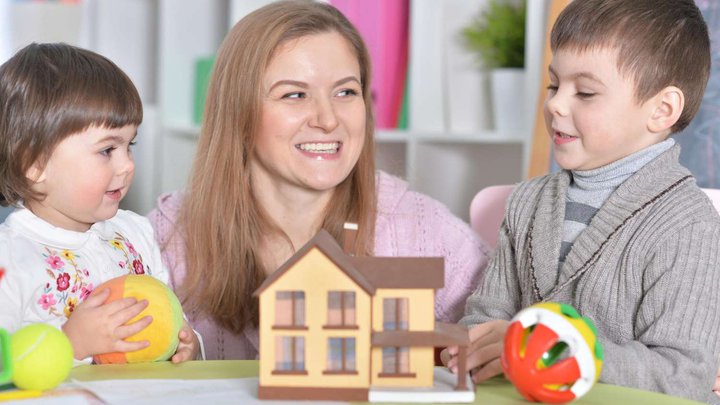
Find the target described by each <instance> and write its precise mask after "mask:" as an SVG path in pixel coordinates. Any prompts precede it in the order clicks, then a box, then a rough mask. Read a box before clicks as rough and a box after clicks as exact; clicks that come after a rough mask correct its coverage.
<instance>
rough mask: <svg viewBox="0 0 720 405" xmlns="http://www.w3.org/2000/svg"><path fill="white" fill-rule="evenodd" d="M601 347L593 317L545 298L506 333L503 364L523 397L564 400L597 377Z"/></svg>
mask: <svg viewBox="0 0 720 405" xmlns="http://www.w3.org/2000/svg"><path fill="white" fill-rule="evenodd" d="M602 361H603V350H602V346H601V344H600V340H598V338H597V331H596V329H595V326H594V325H593V323H592V321H590V320H589V319H587V318H584V317H581V316H580V315H579V314H578V313H577V311H576V310H575V308H573V307H571V306H570V305H566V304H558V303H552V302H543V303H539V304H535V305H532V306H530V307H528V308H526V309H524V310H522V311H520V312H519V313H518V314H517V315H515V317H514V318H513V319H512V321H511V322H510V325H509V326H508V329H507V332H506V334H505V348H504V351H503V354H502V356H501V364H502V367H503V370H504V371H505V375H506V376H507V378H508V379H509V380H510V381H511V382H512V383H513V384H514V385H515V388H517V390H518V391H519V392H520V394H521V395H522V396H523V397H525V399H527V400H529V401H533V402H538V401H540V402H549V403H563V402H570V401H572V400H575V399H577V398H580V397H581V396H583V395H585V394H586V393H587V392H588V391H589V390H590V388H591V387H592V386H593V384H595V382H597V380H598V378H599V377H600V371H601V369H602Z"/></svg>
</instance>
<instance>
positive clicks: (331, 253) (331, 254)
mask: <svg viewBox="0 0 720 405" xmlns="http://www.w3.org/2000/svg"><path fill="white" fill-rule="evenodd" d="M313 248H317V249H319V250H320V251H321V252H323V253H324V254H325V256H327V257H328V259H330V260H331V261H332V262H333V263H335V265H337V266H338V267H339V268H340V270H342V271H344V272H345V274H347V275H348V277H350V278H351V279H352V280H353V281H354V282H355V283H357V285H358V286H360V288H362V289H363V290H365V291H366V292H367V293H368V294H370V295H373V294H375V287H374V286H373V285H372V284H370V282H369V281H368V280H367V279H366V278H365V277H364V276H363V274H362V273H360V272H359V271H358V270H357V269H356V268H355V266H354V265H353V264H352V262H351V261H350V260H349V259H350V256H348V255H347V254H346V253H345V252H344V251H343V250H342V248H341V247H340V245H338V243H337V241H336V240H335V238H333V237H332V235H330V234H329V233H328V232H327V231H326V230H324V229H321V230H320V232H318V234H317V235H315V236H314V237H313V238H312V239H310V241H309V242H308V243H306V244H305V246H303V247H302V248H301V249H300V250H298V251H297V252H295V254H294V255H292V257H290V259H288V261H286V262H285V264H283V265H282V266H280V268H279V269H277V270H276V271H275V272H274V273H272V274H271V275H270V276H268V278H267V279H265V281H264V282H263V283H262V284H261V285H260V287H258V289H257V290H255V293H254V294H253V295H255V296H260V294H262V292H263V291H265V290H266V289H267V288H268V287H269V286H271V285H272V284H273V283H274V282H275V281H276V280H278V279H279V278H280V277H282V276H283V274H285V272H287V271H288V270H290V269H291V268H293V266H294V265H295V263H297V262H298V261H300V260H301V259H302V258H303V257H305V255H306V254H307V253H309V252H310V251H311V250H312V249H313Z"/></svg>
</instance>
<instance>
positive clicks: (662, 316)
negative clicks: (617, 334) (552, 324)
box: [601, 221, 720, 403]
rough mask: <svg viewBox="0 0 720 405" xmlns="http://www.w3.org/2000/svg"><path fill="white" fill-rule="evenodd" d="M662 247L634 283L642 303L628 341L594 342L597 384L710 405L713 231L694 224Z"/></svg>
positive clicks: (718, 282)
mask: <svg viewBox="0 0 720 405" xmlns="http://www.w3.org/2000/svg"><path fill="white" fill-rule="evenodd" d="M662 240H663V241H662V242H660V243H658V245H657V246H656V248H655V249H654V252H652V253H651V254H652V255H653V256H652V260H651V261H650V264H649V266H647V267H646V268H645V271H644V274H642V276H641V277H642V279H641V280H638V282H640V283H642V288H643V290H644V297H643V300H642V302H641V305H640V307H639V308H638V310H637V313H636V321H635V330H634V332H633V333H634V339H633V340H629V341H628V342H627V343H624V344H618V343H614V342H613V339H603V338H602V337H601V341H602V342H603V346H604V349H605V362H604V366H603V370H602V375H601V381H603V382H606V383H611V384H619V385H627V386H632V387H637V388H642V389H647V390H652V391H660V392H664V393H667V394H670V395H676V396H682V397H687V398H693V399H696V400H699V401H703V402H711V403H717V402H719V401H718V397H717V396H716V395H715V394H714V393H712V391H711V388H712V386H713V383H714V380H715V371H716V369H717V363H718V362H717V359H718V352H719V350H718V346H717V343H716V342H717V341H718V338H719V337H720V314H719V313H718V311H717V308H718V306H719V305H720V299H719V298H718V294H717V291H718V287H719V286H720V271H718V269H720V249H719V247H720V243H718V242H719V241H720V227H719V226H718V225H717V221H715V222H699V223H694V224H691V225H688V226H685V227H684V228H682V229H681V230H680V231H679V232H678V233H677V234H675V235H667V236H666V237H665V238H662Z"/></svg>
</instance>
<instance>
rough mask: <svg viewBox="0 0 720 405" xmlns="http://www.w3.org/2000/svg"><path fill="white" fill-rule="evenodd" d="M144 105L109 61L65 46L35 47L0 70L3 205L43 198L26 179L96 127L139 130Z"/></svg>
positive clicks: (0, 186)
mask: <svg viewBox="0 0 720 405" xmlns="http://www.w3.org/2000/svg"><path fill="white" fill-rule="evenodd" d="M142 114H143V112H142V103H141V101H140V95H139V94H138V92H137V89H136V88H135V86H134V85H133V83H132V81H131V80H130V78H128V76H127V75H126V74H125V73H123V71H122V70H120V68H119V67H117V66H116V65H115V64H114V63H113V62H111V61H110V60H109V59H107V58H105V57H103V56H101V55H98V54H97V53H95V52H91V51H88V50H85V49H81V48H77V47H74V46H71V45H67V44H63V43H54V44H37V43H33V44H30V45H28V46H26V47H25V48H23V49H21V50H20V51H18V52H17V53H16V54H15V55H14V56H13V57H12V58H10V59H9V60H8V61H7V62H5V63H4V64H3V65H2V66H0V204H2V205H9V204H13V205H14V204H17V203H18V202H19V201H21V200H26V199H29V198H38V197H42V196H39V195H37V194H36V193H34V192H33V190H32V189H31V187H32V184H31V182H30V180H28V179H27V177H26V174H27V172H28V170H29V169H30V168H31V167H32V166H33V164H36V163H37V164H38V168H44V166H45V164H46V163H47V160H48V159H49V158H50V155H51V154H52V152H53V150H54V148H55V147H56V146H57V145H58V143H60V141H62V140H63V139H65V138H66V137H68V136H69V135H72V134H75V133H78V132H81V131H83V130H85V129H87V128H89V127H91V126H98V127H107V128H120V127H123V126H126V125H140V123H141V122H142Z"/></svg>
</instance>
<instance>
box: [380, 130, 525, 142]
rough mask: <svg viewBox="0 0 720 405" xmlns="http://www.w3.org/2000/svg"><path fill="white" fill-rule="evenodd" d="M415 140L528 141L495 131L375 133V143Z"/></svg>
mask: <svg viewBox="0 0 720 405" xmlns="http://www.w3.org/2000/svg"><path fill="white" fill-rule="evenodd" d="M413 140H414V141H420V142H425V143H427V142H433V143H460V144H466V143H469V144H523V143H525V141H526V137H524V136H521V135H508V134H501V133H498V132H495V131H479V132H477V133H448V132H440V131H417V130H387V129H379V130H377V131H376V132H375V141H376V142H378V143H395V142H398V143H399V142H408V141H413Z"/></svg>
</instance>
